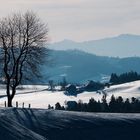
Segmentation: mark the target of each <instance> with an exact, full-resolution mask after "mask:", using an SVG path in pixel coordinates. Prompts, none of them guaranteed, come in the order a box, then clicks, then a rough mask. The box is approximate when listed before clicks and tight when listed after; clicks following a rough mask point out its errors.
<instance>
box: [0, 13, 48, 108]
mask: <svg viewBox="0 0 140 140" xmlns="http://www.w3.org/2000/svg"><path fill="white" fill-rule="evenodd" d="M47 32H48V31H47V28H46V25H45V24H43V23H42V22H41V20H40V19H39V18H38V17H37V16H36V15H35V14H34V13H33V12H26V13H25V14H13V15H12V16H11V17H6V18H3V19H1V20H0V46H1V48H0V49H1V54H0V60H1V64H2V66H1V67H2V77H3V79H4V82H5V84H6V93H7V97H8V107H11V106H12V100H13V98H14V96H15V94H16V88H17V86H18V85H19V84H21V82H23V81H24V80H31V79H32V78H33V77H39V76H40V64H42V63H43V62H44V58H45V57H46V55H47V53H48V50H47V49H44V47H43V46H44V43H45V42H46V41H47ZM46 50H47V51H46Z"/></svg>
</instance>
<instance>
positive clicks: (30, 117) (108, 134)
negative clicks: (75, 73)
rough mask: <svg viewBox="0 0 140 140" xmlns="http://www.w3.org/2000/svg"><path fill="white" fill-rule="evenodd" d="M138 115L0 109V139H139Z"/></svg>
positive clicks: (139, 122)
mask: <svg viewBox="0 0 140 140" xmlns="http://www.w3.org/2000/svg"><path fill="white" fill-rule="evenodd" d="M139 133H140V114H119V113H118V114H115V113H114V114H111V113H85V112H67V111H56V110H45V109H19V108H18V109H17V108H1V109H0V139H1V140H19V139H21V140H94V139H96V140H139Z"/></svg>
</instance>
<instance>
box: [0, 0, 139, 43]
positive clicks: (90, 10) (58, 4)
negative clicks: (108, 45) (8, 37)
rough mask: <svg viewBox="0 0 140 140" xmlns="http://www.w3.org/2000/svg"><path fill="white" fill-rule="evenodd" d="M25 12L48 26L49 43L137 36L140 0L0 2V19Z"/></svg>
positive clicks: (19, 0) (7, 0)
mask: <svg viewBox="0 0 140 140" xmlns="http://www.w3.org/2000/svg"><path fill="white" fill-rule="evenodd" d="M27 10H32V11H34V12H36V13H37V14H38V16H39V17H40V18H41V19H42V20H43V21H44V22H45V23H47V24H48V27H49V37H50V39H51V42H56V41H60V40H63V39H70V40H75V41H86V40H95V39H100V38H105V37H111V36H117V35H119V34H128V33H129V34H140V0H0V17H3V16H7V15H9V14H10V13H12V12H19V11H21V12H24V11H27Z"/></svg>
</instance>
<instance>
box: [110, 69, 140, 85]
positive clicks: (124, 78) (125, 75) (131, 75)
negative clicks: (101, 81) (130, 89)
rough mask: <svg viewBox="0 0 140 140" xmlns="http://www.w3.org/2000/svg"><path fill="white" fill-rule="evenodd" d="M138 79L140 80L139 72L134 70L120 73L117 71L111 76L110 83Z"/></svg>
mask: <svg viewBox="0 0 140 140" xmlns="http://www.w3.org/2000/svg"><path fill="white" fill-rule="evenodd" d="M136 80H140V75H139V74H138V73H137V72H133V71H131V72H128V73H123V74H120V75H117V74H116V73H112V74H111V77H110V83H111V84H114V85H115V84H122V83H127V82H132V81H136Z"/></svg>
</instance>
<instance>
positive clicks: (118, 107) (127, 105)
mask: <svg viewBox="0 0 140 140" xmlns="http://www.w3.org/2000/svg"><path fill="white" fill-rule="evenodd" d="M55 109H56V110H68V111H83V112H111V113H134V112H135V113H140V101H139V100H138V99H136V98H134V97H132V98H131V100H130V99H128V98H127V99H126V100H124V99H123V98H122V97H121V96H119V97H117V98H115V97H114V95H112V96H111V99H110V102H109V103H107V100H106V96H105V95H104V96H103V98H102V100H101V101H96V100H95V99H94V98H91V99H90V100H89V102H88V103H83V102H82V101H81V100H80V101H79V102H78V103H77V102H75V101H68V102H67V103H66V107H64V106H61V105H60V103H56V104H55Z"/></svg>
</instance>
